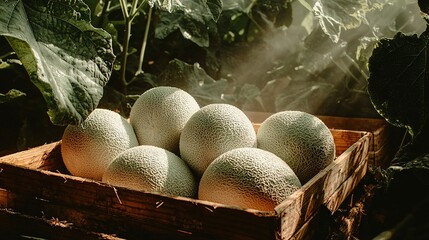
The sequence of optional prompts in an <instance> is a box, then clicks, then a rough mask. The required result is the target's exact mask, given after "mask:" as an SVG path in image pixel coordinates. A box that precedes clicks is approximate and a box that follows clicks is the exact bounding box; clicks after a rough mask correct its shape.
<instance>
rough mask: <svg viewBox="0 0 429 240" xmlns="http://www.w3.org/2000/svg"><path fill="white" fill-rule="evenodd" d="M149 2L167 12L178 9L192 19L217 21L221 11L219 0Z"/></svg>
mask: <svg viewBox="0 0 429 240" xmlns="http://www.w3.org/2000/svg"><path fill="white" fill-rule="evenodd" d="M149 4H150V5H151V6H152V7H153V6H156V7H158V8H160V9H163V10H166V11H168V12H175V11H180V12H182V13H183V14H185V15H188V16H189V17H190V18H194V19H201V18H203V19H207V20H208V19H211V20H214V21H217V20H218V19H219V17H220V14H221V12H222V1H221V0H206V1H199V0H180V1H178V0H149Z"/></svg>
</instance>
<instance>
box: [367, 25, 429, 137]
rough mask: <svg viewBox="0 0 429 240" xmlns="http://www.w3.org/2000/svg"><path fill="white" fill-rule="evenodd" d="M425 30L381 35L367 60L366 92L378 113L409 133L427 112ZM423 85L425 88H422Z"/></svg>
mask: <svg viewBox="0 0 429 240" xmlns="http://www.w3.org/2000/svg"><path fill="white" fill-rule="evenodd" d="M428 44H429V35H428V32H425V33H423V34H422V35H421V36H419V37H418V36H417V35H413V36H406V35H403V34H402V33H398V34H397V35H396V36H395V37H394V38H393V39H382V40H381V41H380V42H379V44H378V46H377V47H376V48H375V49H374V50H373V54H372V56H371V58H370V60H369V71H370V77H369V79H368V92H369V95H370V98H371V101H372V104H373V105H374V107H375V109H376V110H377V111H378V113H379V114H380V115H381V116H382V117H384V118H385V119H386V120H387V121H388V122H390V123H391V124H393V125H395V126H398V127H405V128H406V129H407V130H408V132H409V133H410V134H411V136H413V137H414V136H416V135H417V134H419V132H420V131H421V130H422V129H423V127H424V125H425V123H426V122H427V119H428V116H429V100H428V96H429V88H428V87H427V86H429V85H428V84H429V75H428V70H429V68H428V64H429V62H428V54H429V52H428ZM425 87H426V88H425Z"/></svg>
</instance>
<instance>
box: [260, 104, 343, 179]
mask: <svg viewBox="0 0 429 240" xmlns="http://www.w3.org/2000/svg"><path fill="white" fill-rule="evenodd" d="M257 139H258V148H260V149H264V150H267V151H270V152H272V153H274V154H276V155H277V156H279V157H280V158H281V159H283V160H284V161H285V162H286V163H287V164H288V165H289V166H290V167H291V168H292V170H293V171H294V172H295V173H296V175H297V176H298V178H299V179H300V181H301V183H302V184H304V183H306V182H307V181H309V180H310V179H311V178H312V177H314V176H315V175H316V174H317V173H319V172H320V171H321V170H322V169H323V168H325V167H326V166H328V165H329V164H330V163H331V162H332V161H333V160H334V158H335V142H334V138H333V136H332V134H331V132H330V130H329V128H328V127H327V126H326V125H325V124H324V123H323V122H322V121H321V120H320V119H319V118H318V117H316V116H314V115H312V114H309V113H305V112H301V111H282V112H277V113H275V114H273V115H271V116H270V117H268V118H267V119H265V121H263V122H262V123H261V126H260V128H259V130H258V133H257Z"/></svg>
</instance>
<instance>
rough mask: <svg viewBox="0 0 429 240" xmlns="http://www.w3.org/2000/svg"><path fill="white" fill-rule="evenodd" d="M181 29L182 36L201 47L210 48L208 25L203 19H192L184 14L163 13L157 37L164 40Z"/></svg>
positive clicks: (156, 30)
mask: <svg viewBox="0 0 429 240" xmlns="http://www.w3.org/2000/svg"><path fill="white" fill-rule="evenodd" d="M177 29H179V30H180V32H181V33H182V36H183V37H184V38H185V39H188V40H190V41H192V42H194V43H196V44H197V45H198V46H200V47H208V46H209V34H208V31H207V25H206V23H205V22H204V20H203V19H199V20H198V19H192V18H190V17H189V16H188V15H186V14H183V12H178V11H176V12H174V13H168V12H162V13H161V14H160V22H158V24H157V26H156V29H155V37H156V38H158V39H164V38H166V37H167V36H168V35H169V34H171V33H172V32H174V31H175V30H177Z"/></svg>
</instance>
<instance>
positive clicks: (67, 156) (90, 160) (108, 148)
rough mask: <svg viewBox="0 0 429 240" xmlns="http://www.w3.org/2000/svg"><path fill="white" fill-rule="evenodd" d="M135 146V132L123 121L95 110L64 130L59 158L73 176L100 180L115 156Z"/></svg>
mask: <svg viewBox="0 0 429 240" xmlns="http://www.w3.org/2000/svg"><path fill="white" fill-rule="evenodd" d="M137 145H138V142H137V138H136V136H135V134H134V130H133V128H132V126H131V125H130V124H129V122H128V121H127V120H126V119H125V118H124V117H122V116H121V115H120V114H119V113H116V112H114V111H111V110H107V109H101V108H97V109H95V110H94V111H93V112H91V114H89V116H88V117H87V118H86V119H85V121H84V122H82V124H79V125H68V126H67V127H66V129H65V131H64V133H63V136H62V141H61V155H62V158H63V162H64V165H65V166H66V168H67V169H68V170H69V172H70V173H71V174H72V175H75V176H79V177H85V178H92V179H96V180H101V177H102V175H103V173H104V171H105V170H106V169H107V167H108V166H109V164H110V163H111V162H112V161H113V159H114V158H115V157H116V156H118V155H119V154H120V153H122V152H123V151H125V150H127V149H128V148H131V147H135V146H137Z"/></svg>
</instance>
